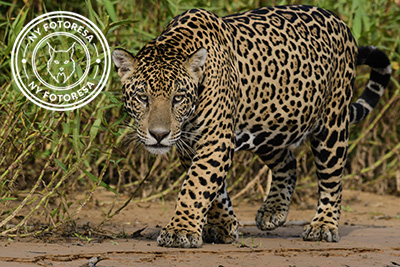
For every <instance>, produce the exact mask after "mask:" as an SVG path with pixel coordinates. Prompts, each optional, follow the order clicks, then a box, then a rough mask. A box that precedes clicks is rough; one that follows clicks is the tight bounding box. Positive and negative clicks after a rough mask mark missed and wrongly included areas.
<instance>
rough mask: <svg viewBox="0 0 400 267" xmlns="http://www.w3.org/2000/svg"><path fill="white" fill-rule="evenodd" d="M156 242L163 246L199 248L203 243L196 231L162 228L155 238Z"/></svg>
mask: <svg viewBox="0 0 400 267" xmlns="http://www.w3.org/2000/svg"><path fill="white" fill-rule="evenodd" d="M157 243H158V245H159V246H163V247H174V248H199V247H201V246H202V245H203V240H202V238H201V235H200V234H199V233H197V232H192V231H188V230H185V229H173V228H171V229H168V228H164V229H163V230H161V232H160V235H159V236H158V238H157Z"/></svg>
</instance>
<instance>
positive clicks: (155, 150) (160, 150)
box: [146, 144, 171, 155]
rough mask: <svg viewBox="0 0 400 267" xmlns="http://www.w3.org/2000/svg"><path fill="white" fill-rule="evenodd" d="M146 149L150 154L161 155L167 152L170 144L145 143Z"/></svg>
mask: <svg viewBox="0 0 400 267" xmlns="http://www.w3.org/2000/svg"><path fill="white" fill-rule="evenodd" d="M146 149H147V151H149V152H150V153H152V154H159V155H162V154H165V153H167V152H168V151H169V150H170V149H171V146H164V145H162V144H156V145H146Z"/></svg>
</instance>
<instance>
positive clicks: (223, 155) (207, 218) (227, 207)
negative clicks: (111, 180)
mask: <svg viewBox="0 0 400 267" xmlns="http://www.w3.org/2000/svg"><path fill="white" fill-rule="evenodd" d="M113 60H114V63H115V65H116V68H117V69H118V74H119V76H120V77H121V81H122V85H123V96H124V98H123V101H124V104H125V108H126V110H127V112H128V113H129V114H130V115H131V116H132V117H133V118H134V119H135V120H136V122H137V134H138V137H139V140H140V141H141V142H142V143H143V144H144V145H145V146H146V148H147V149H148V150H149V151H150V152H152V153H158V154H162V153H166V152H167V151H168V150H169V149H170V148H171V147H172V146H174V145H175V146H176V147H177V148H178V150H179V151H180V154H181V159H182V163H183V165H185V166H186V167H187V168H188V171H187V175H186V178H185V180H184V182H183V185H182V188H181V191H180V193H179V196H178V201H177V205H176V210H175V214H174V216H173V217H172V219H171V221H170V222H169V224H168V225H167V226H166V227H165V228H163V229H162V231H161V233H160V236H159V237H158V239H157V241H158V244H159V245H161V246H167V247H200V246H201V245H202V242H203V240H204V241H206V242H216V243H230V242H232V241H234V240H235V239H236V238H237V227H238V221H237V218H236V216H235V215H234V212H233V209H232V205H231V201H230V199H229V196H228V193H227V191H226V184H225V177H226V174H227V172H228V170H229V168H230V167H231V164H232V158H233V154H234V151H239V150H249V151H252V152H254V153H255V154H257V155H258V156H259V157H260V158H261V159H262V160H263V161H264V162H265V164H266V165H267V166H268V167H269V168H270V169H271V170H272V172H273V179H272V184H271V190H270V193H269V195H268V198H267V200H266V201H265V203H264V204H263V205H262V206H261V207H260V209H259V210H258V212H257V215H256V223H257V226H258V228H259V229H261V230H271V229H274V228H276V227H278V226H281V225H282V224H283V223H284V222H285V220H286V217H287V214H288V211H289V204H290V201H291V198H292V194H293V191H294V188H295V184H296V160H295V158H294V156H293V155H292V152H291V149H292V148H294V147H296V146H298V145H299V144H300V143H301V142H302V141H303V140H304V139H305V138H307V137H308V138H309V139H310V142H311V148H312V151H313V153H314V158H315V164H316V167H317V168H316V169H317V176H318V179H319V180H318V188H319V198H318V207H317V211H316V214H315V217H314V219H313V220H312V222H311V224H310V225H308V226H306V227H305V230H304V233H303V239H304V240H312V241H317V240H326V241H338V240H339V234H338V221H339V216H340V204H341V190H342V184H341V176H342V173H343V168H344V165H345V162H346V157H347V144H348V130H349V124H350V123H356V122H358V121H360V120H361V119H363V118H364V117H365V116H366V115H367V114H368V113H369V112H370V111H371V110H372V108H373V107H375V106H376V104H377V102H378V100H379V98H380V96H381V95H382V93H383V90H384V88H385V86H386V85H387V83H388V81H389V78H390V72H391V69H390V63H389V60H388V58H387V57H386V55H385V54H384V53H383V52H382V51H380V50H378V49H376V48H374V47H360V48H357V46H356V43H355V41H354V39H353V37H352V35H351V32H350V30H349V28H348V27H347V26H346V25H345V24H344V22H343V21H341V20H340V19H339V18H338V17H337V16H336V15H334V14H333V13H331V12H330V11H327V10H324V9H321V8H317V7H311V6H281V7H265V8H259V9H255V10H251V11H248V12H245V13H240V14H235V15H231V16H227V17H224V18H221V17H218V16H216V15H215V14H213V13H211V12H208V11H205V10H200V9H192V10H188V11H186V12H185V13H183V14H181V15H179V16H177V17H176V18H174V19H173V20H172V21H171V22H170V23H169V25H168V26H167V27H166V29H165V30H164V31H163V33H162V34H161V35H160V36H159V37H157V38H155V39H154V40H152V41H150V42H149V43H148V44H146V45H145V46H144V47H143V48H142V49H141V50H140V51H139V53H138V54H137V55H136V56H135V57H133V56H132V55H131V54H129V52H127V51H125V50H123V49H116V50H115V51H114V52H113ZM359 64H367V65H369V66H371V68H372V71H371V76H370V80H369V82H368V85H367V87H366V89H365V90H364V93H363V94H362V95H361V97H360V98H359V99H358V100H357V101H356V102H355V103H351V98H352V89H353V83H354V78H355V72H356V65H359Z"/></svg>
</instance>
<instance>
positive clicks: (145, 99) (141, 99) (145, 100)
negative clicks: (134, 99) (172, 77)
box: [138, 94, 149, 104]
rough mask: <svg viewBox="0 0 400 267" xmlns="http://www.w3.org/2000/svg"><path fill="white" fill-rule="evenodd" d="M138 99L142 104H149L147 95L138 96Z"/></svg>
mask: <svg viewBox="0 0 400 267" xmlns="http://www.w3.org/2000/svg"><path fill="white" fill-rule="evenodd" d="M138 98H139V100H140V101H142V102H143V103H145V104H147V103H148V102H149V97H148V96H147V95H144V94H142V95H138Z"/></svg>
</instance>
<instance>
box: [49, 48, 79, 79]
mask: <svg viewBox="0 0 400 267" xmlns="http://www.w3.org/2000/svg"><path fill="white" fill-rule="evenodd" d="M47 44H48V46H49V56H50V58H49V60H48V61H47V71H48V72H49V73H50V75H51V77H52V78H53V79H54V80H55V81H56V82H57V83H59V84H63V83H66V82H67V81H68V79H69V78H71V76H72V75H73V74H74V72H75V60H74V58H73V56H74V52H75V48H74V46H75V42H74V43H73V44H72V45H71V46H70V47H69V48H68V50H55V49H54V48H53V47H52V46H51V45H50V44H49V43H47Z"/></svg>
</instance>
